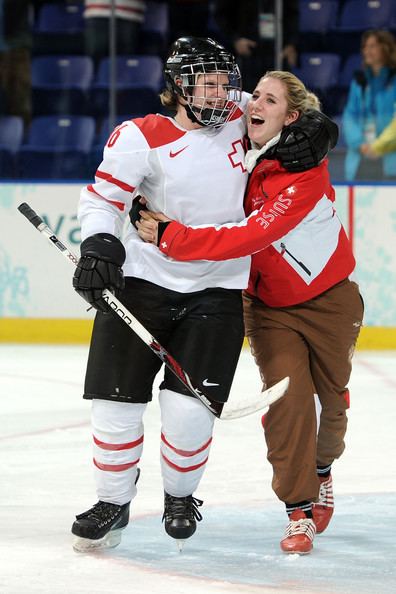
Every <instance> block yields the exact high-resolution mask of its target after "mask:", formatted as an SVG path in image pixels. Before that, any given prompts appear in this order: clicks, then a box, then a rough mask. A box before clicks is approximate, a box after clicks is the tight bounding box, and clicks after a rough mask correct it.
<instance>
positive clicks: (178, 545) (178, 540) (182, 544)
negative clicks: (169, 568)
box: [176, 538, 186, 553]
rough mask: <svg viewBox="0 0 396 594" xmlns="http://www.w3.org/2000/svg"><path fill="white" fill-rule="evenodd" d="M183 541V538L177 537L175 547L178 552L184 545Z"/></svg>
mask: <svg viewBox="0 0 396 594" xmlns="http://www.w3.org/2000/svg"><path fill="white" fill-rule="evenodd" d="M185 542H186V541H185V540H184V539H181V538H177V539H176V544H177V549H178V551H179V553H181V552H182V551H183V547H184V543H185Z"/></svg>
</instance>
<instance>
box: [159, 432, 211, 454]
mask: <svg viewBox="0 0 396 594" xmlns="http://www.w3.org/2000/svg"><path fill="white" fill-rule="evenodd" d="M161 439H162V441H163V442H164V444H165V445H167V446H168V448H170V449H171V450H173V451H174V452H176V454H179V456H185V457H186V458H190V457H191V456H195V454H199V453H200V452H203V451H204V450H206V448H207V447H209V446H210V444H211V443H212V438H210V439H209V440H208V441H207V442H206V443H205V444H204V445H203V446H202V447H200V448H199V449H198V450H195V451H189V450H178V449H177V448H175V447H173V445H171V444H170V443H169V441H168V440H167V439H166V437H165V435H164V434H163V433H161Z"/></svg>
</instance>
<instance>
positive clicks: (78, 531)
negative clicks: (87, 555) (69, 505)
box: [71, 501, 129, 552]
mask: <svg viewBox="0 0 396 594" xmlns="http://www.w3.org/2000/svg"><path fill="white" fill-rule="evenodd" d="M128 522H129V503H125V505H116V504H114V503H106V502H105V501H98V503H95V505H94V506H92V507H91V509H89V510H88V511H86V512H84V513H82V514H79V515H78V516H76V520H75V522H74V523H73V526H72V529H71V531H72V533H73V534H74V535H75V536H77V538H76V539H75V541H74V543H73V549H74V550H76V551H79V552H85V551H89V550H93V549H109V548H112V547H116V546H117V545H118V544H120V542H121V531H122V529H123V528H125V526H127V524H128Z"/></svg>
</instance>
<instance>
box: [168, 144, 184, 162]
mask: <svg viewBox="0 0 396 594" xmlns="http://www.w3.org/2000/svg"><path fill="white" fill-rule="evenodd" d="M187 147H188V145H187V146H183V148H182V149H180V150H179V151H176V152H175V153H173V152H172V151H169V156H170V158H171V159H174V157H177V155H180V153H182V152H183V151H185V150H186V148H187Z"/></svg>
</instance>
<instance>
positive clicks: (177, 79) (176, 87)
mask: <svg viewBox="0 0 396 594" xmlns="http://www.w3.org/2000/svg"><path fill="white" fill-rule="evenodd" d="M171 62H172V60H168V62H167V65H166V66H167V68H166V70H165V75H166V77H167V79H168V82H170V85H171V88H172V90H173V91H176V93H178V94H179V95H180V96H181V97H183V99H185V100H186V102H187V105H186V106H185V107H186V109H189V110H190V111H191V112H192V115H193V117H194V119H195V120H196V121H197V122H198V123H199V124H201V125H202V126H221V125H222V124H225V123H226V122H228V121H229V120H230V119H231V117H232V115H233V114H234V112H235V111H236V109H237V104H238V103H239V101H240V100H241V93H242V89H241V74H240V71H239V68H238V65H237V64H236V63H235V62H234V61H217V60H208V61H199V62H197V63H196V64H194V63H188V64H185V63H184V64H180V62H179V60H177V59H176V60H175V62H176V64H177V62H179V63H178V64H177V65H176V64H174V65H172V64H171ZM172 66H173V67H172ZM200 75H211V77H210V81H206V78H205V76H203V77H202V79H201V80H202V82H201V80H200V79H199V77H200ZM213 75H215V76H216V78H214V77H213ZM220 75H226V76H227V77H228V83H227V84H224V76H222V77H221V78H220ZM216 80H217V83H216ZM198 82H199V84H197V83H198ZM214 86H217V89H218V91H217V95H216V94H213V87H214ZM208 89H211V93H210V95H208ZM220 90H221V91H220ZM224 91H225V92H224ZM225 93H226V94H225Z"/></svg>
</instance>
